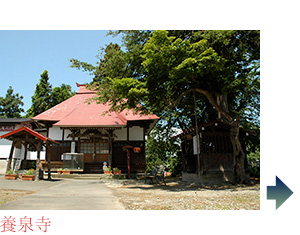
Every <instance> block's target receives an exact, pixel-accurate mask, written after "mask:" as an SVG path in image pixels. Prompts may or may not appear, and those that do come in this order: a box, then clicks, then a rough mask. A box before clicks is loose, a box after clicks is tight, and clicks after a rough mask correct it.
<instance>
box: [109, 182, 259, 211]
mask: <svg viewBox="0 0 300 235" xmlns="http://www.w3.org/2000/svg"><path fill="white" fill-rule="evenodd" d="M106 185H107V186H108V187H109V188H110V189H111V190H112V192H113V194H114V195H115V196H117V197H118V198H119V201H120V202H121V203H122V204H123V206H124V207H125V209H127V210H259V209H260V185H259V184H253V185H249V186H246V185H237V186H234V185H206V186H200V185H196V184H189V183H186V182H183V181H180V180H176V179H171V180H169V182H167V186H164V185H150V184H144V181H137V180H124V181H106Z"/></svg>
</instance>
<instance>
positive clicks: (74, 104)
mask: <svg viewBox="0 0 300 235" xmlns="http://www.w3.org/2000/svg"><path fill="white" fill-rule="evenodd" d="M77 86H79V91H78V92H77V93H76V95H74V96H72V97H71V98H69V99H67V100H65V101H63V102H62V103H60V104H58V105H56V106H54V107H52V108H51V109H49V110H47V111H45V112H43V113H41V114H39V115H37V116H35V117H34V118H33V120H43V121H56V123H55V124H54V126H59V127H89V126H96V127H102V126H103V127H110V126H126V125H127V121H139V120H157V119H159V117H157V116H156V115H140V114H134V113H133V111H130V110H124V111H122V112H109V109H110V106H109V105H106V104H97V103H95V102H91V103H90V104H88V102H87V100H88V99H90V98H92V97H93V96H94V95H95V92H93V91H90V90H87V89H86V87H85V86H84V85H79V84H77Z"/></svg>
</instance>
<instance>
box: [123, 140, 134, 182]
mask: <svg viewBox="0 0 300 235" xmlns="http://www.w3.org/2000/svg"><path fill="white" fill-rule="evenodd" d="M122 149H123V151H126V152H127V170H128V172H127V176H128V179H130V149H133V147H132V146H130V145H127V146H123V148H122Z"/></svg>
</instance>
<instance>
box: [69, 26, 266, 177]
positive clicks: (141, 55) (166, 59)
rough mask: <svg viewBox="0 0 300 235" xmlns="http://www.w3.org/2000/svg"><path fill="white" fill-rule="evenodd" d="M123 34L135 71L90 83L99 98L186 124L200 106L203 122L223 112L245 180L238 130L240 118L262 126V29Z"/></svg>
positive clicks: (192, 120) (239, 172)
mask: <svg viewBox="0 0 300 235" xmlns="http://www.w3.org/2000/svg"><path fill="white" fill-rule="evenodd" d="M123 33H124V35H125V36H124V37H123V38H124V46H125V47H126V49H127V48H128V50H127V51H126V53H125V54H126V56H125V57H124V56H123V58H127V60H126V67H127V68H128V69H127V71H131V73H129V74H126V76H123V77H115V76H114V75H113V71H111V72H110V73H108V72H107V71H106V72H105V76H104V77H101V79H99V80H98V81H97V82H93V83H92V85H91V88H92V89H96V90H97V91H98V93H97V96H96V97H95V100H96V101H97V102H100V103H110V104H111V105H112V110H122V109H124V108H130V109H135V110H137V111H142V112H154V113H157V114H158V115H160V116H164V117H165V118H166V120H168V121H173V122H174V123H177V124H178V125H180V126H181V127H185V126H189V127H190V126H191V125H195V120H196V118H193V117H194V115H192V114H193V113H194V110H195V108H196V110H197V112H196V113H197V115H196V116H197V118H199V120H200V121H209V120H212V119H215V118H216V117H217V115H218V114H219V115H220V117H222V119H224V120H226V121H228V122H229V123H231V125H232V130H231V137H232V144H233V147H234V150H235V153H234V156H235V165H234V168H235V176H236V181H237V182H243V181H244V180H245V178H246V177H245V169H243V166H244V165H243V162H244V158H245V153H244V152H243V149H242V148H241V145H240V142H239V137H238V133H239V126H240V120H241V123H242V124H248V123H252V124H254V125H255V124H256V125H257V124H259V122H257V121H256V120H259V91H260V89H259V59H260V57H259V46H260V43H259V31H154V32H150V31H146V32H140V31H126V32H123ZM145 35H146V36H145ZM116 58H117V57H115V59H116ZM134 62H135V63H134ZM78 65H79V64H74V63H73V66H74V67H76V66H78ZM100 65H101V62H100ZM79 66H80V65H79ZM100 68H101V66H99V71H98V72H96V73H100V74H101V69H100ZM130 74H131V76H130ZM195 104H196V105H195ZM216 111H217V112H216ZM253 117H254V118H253ZM254 120H255V121H256V123H255V121H254ZM186 123H188V125H186ZM184 125H185V126H184Z"/></svg>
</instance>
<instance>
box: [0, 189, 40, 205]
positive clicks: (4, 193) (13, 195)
mask: <svg viewBox="0 0 300 235" xmlns="http://www.w3.org/2000/svg"><path fill="white" fill-rule="evenodd" d="M32 193H34V191H26V190H13V189H0V205H1V204H3V203H7V202H10V201H13V200H16V199H18V198H20V197H23V196H26V195H28V194H32Z"/></svg>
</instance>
